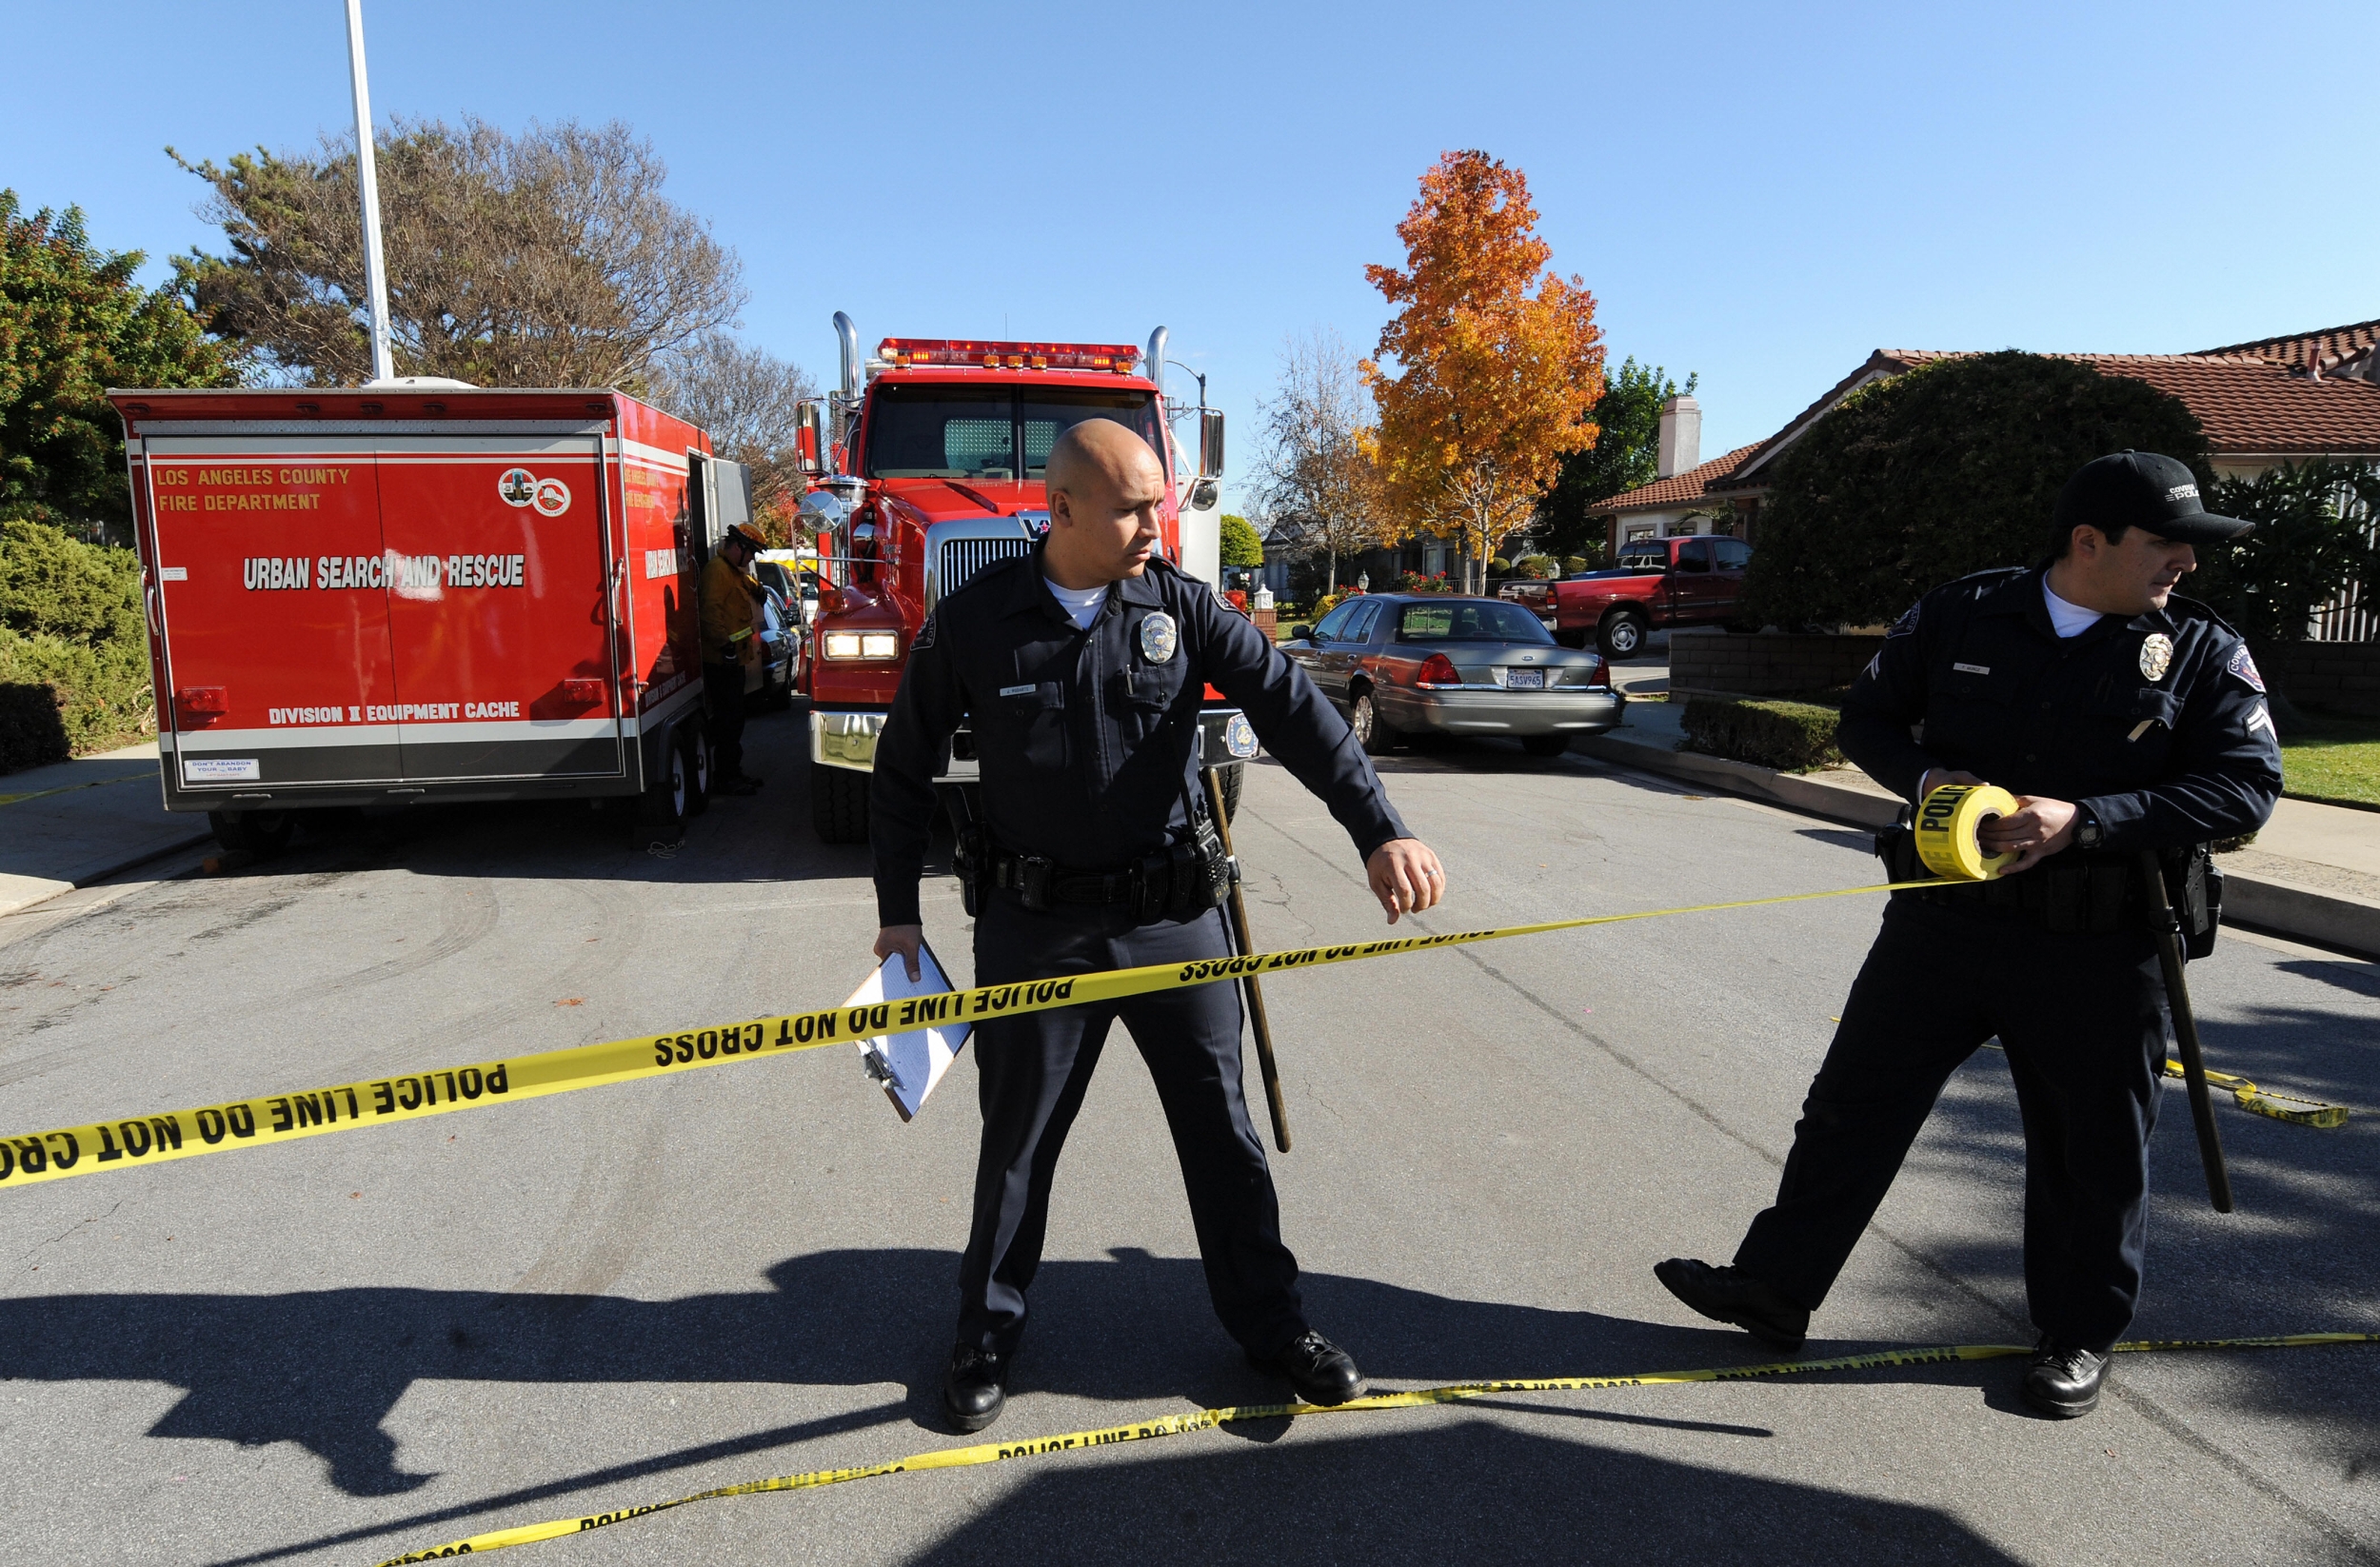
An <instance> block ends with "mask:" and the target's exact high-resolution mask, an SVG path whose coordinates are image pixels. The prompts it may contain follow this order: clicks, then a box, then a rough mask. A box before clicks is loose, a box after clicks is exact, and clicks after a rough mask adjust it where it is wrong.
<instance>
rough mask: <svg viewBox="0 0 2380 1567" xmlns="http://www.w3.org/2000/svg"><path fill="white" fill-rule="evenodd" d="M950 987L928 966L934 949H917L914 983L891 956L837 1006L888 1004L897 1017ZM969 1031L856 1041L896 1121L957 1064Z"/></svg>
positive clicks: (951, 1026)
mask: <svg viewBox="0 0 2380 1567" xmlns="http://www.w3.org/2000/svg"><path fill="white" fill-rule="evenodd" d="M952 988H954V987H953V986H952V984H951V982H950V979H949V976H948V975H946V974H944V973H943V972H942V964H941V963H939V962H935V961H934V949H933V948H932V947H930V946H924V945H920V946H919V948H918V977H917V978H916V979H915V980H912V979H910V978H909V970H908V967H907V965H906V964H905V963H903V962H902V958H901V954H899V953H897V952H896V953H894V954H893V955H892V956H891V957H889V958H887V959H885V960H884V961H883V963H881V964H880V965H878V967H877V969H876V972H874V973H873V974H870V975H869V976H868V977H867V979H866V981H865V982H863V983H862V984H861V986H860V988H859V989H857V990H855V991H853V992H852V993H851V999H850V1000H849V1001H847V1002H844V1003H843V1004H844V1005H845V1006H871V1007H872V1006H874V1005H876V1004H877V1003H878V1002H890V1003H893V1012H892V1015H893V1016H894V1017H896V1018H897V1017H899V1016H900V1007H899V1004H898V1003H900V1002H904V1001H907V1000H909V999H910V998H912V997H916V996H939V995H942V994H943V993H944V992H946V991H949V990H950V989H952ZM973 1029H974V1024H972V1023H965V1022H944V1023H942V1024H940V1025H938V1026H927V1027H923V1028H916V1029H912V1030H910V1031H909V1032H907V1033H905V1034H879V1035H877V1036H876V1037H875V1038H873V1039H864V1040H860V1041H856V1042H857V1043H858V1044H859V1047H860V1058H861V1064H862V1065H863V1067H864V1068H865V1069H866V1071H867V1075H868V1076H869V1077H871V1078H873V1079H875V1080H876V1081H878V1082H880V1083H882V1084H883V1087H884V1097H885V1098H886V1099H888V1100H890V1101H892V1105H893V1108H894V1109H896V1110H898V1111H900V1112H901V1119H902V1120H903V1121H908V1120H910V1119H911V1118H912V1117H914V1116H915V1115H916V1114H917V1113H918V1111H919V1109H920V1108H922V1106H923V1105H924V1103H925V1096H926V1095H928V1094H930V1093H932V1092H933V1091H934V1085H935V1084H936V1083H938V1082H940V1081H942V1074H943V1073H944V1072H947V1071H949V1070H950V1063H951V1062H952V1061H956V1060H958V1059H959V1052H960V1051H962V1050H964V1049H965V1048H966V1047H967V1036H968V1034H970V1033H971V1032H972V1031H973Z"/></svg>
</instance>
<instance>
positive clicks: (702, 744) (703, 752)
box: [670, 719, 711, 817]
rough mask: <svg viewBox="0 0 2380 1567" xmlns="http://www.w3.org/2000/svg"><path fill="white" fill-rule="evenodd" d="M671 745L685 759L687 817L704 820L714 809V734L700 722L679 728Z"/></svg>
mask: <svg viewBox="0 0 2380 1567" xmlns="http://www.w3.org/2000/svg"><path fill="white" fill-rule="evenodd" d="M670 740H671V742H672V743H673V744H675V745H676V746H677V748H678V750H679V752H680V753H681V754H682V755H683V756H684V758H685V770H686V777H685V783H686V788H685V813H686V815H688V816H689V817H693V816H700V815H702V814H703V813H704V811H707V810H709V809H710V808H711V742H710V734H709V732H708V731H707V730H705V729H704V726H703V722H702V720H700V719H696V720H693V721H692V722H690V723H685V724H679V725H678V732H677V733H676V734H674V735H672V736H670Z"/></svg>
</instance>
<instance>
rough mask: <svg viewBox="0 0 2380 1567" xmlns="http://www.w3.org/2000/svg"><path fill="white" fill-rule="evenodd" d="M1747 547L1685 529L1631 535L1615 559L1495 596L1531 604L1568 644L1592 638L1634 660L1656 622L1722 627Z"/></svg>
mask: <svg viewBox="0 0 2380 1567" xmlns="http://www.w3.org/2000/svg"><path fill="white" fill-rule="evenodd" d="M1751 561H1752V546H1751V545H1748V544H1746V543H1744V541H1743V540H1741V539H1730V538H1726V537H1723V536H1720V535H1716V534H1710V533H1699V534H1690V535H1687V536H1685V537H1683V538H1676V539H1631V540H1629V541H1628V542H1627V543H1626V544H1624V545H1620V547H1619V564H1618V565H1614V566H1611V567H1609V568H1608V569H1606V570H1602V571H1584V572H1581V573H1579V574H1578V575H1577V576H1575V577H1564V578H1562V579H1561V580H1560V581H1558V582H1535V583H1506V584H1505V585H1504V587H1503V589H1502V592H1501V594H1500V595H1499V596H1500V597H1503V598H1507V599H1510V600H1512V601H1513V602H1514V603H1516V604H1522V605H1528V606H1529V607H1530V608H1531V609H1534V610H1536V611H1537V619H1539V620H1541V621H1543V622H1544V623H1545V628H1546V629H1547V630H1549V631H1551V632H1553V633H1554V640H1555V641H1556V642H1558V643H1560V644H1562V645H1564V646H1567V647H1584V646H1585V645H1587V639H1588V638H1589V637H1593V638H1595V640H1596V644H1597V646H1599V647H1601V648H1602V650H1603V656H1604V657H1605V658H1609V659H1627V658H1634V657H1636V655H1637V654H1638V653H1641V652H1643V651H1644V644H1645V639H1646V638H1647V637H1649V636H1650V635H1652V633H1653V628H1654V627H1655V626H1656V625H1722V624H1725V623H1726V622H1729V621H1732V620H1734V619H1735V601H1736V600H1737V599H1738V598H1739V597H1741V596H1742V593H1743V589H1744V567H1745V566H1746V565H1750V564H1751Z"/></svg>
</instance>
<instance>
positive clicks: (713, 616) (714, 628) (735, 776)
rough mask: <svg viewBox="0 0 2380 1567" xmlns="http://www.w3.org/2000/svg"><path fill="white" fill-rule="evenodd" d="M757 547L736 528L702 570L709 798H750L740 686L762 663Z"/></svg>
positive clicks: (755, 783)
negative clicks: (754, 561) (755, 561)
mask: <svg viewBox="0 0 2380 1567" xmlns="http://www.w3.org/2000/svg"><path fill="white" fill-rule="evenodd" d="M760 549H761V541H760V538H759V536H758V535H756V534H754V533H753V532H752V531H751V530H750V529H748V528H746V527H744V526H742V525H738V526H734V527H731V528H729V529H728V530H727V531H726V533H725V534H724V536H723V537H722V538H721V539H720V541H719V547H718V548H716V549H714V550H712V551H711V558H710V560H709V562H708V563H707V564H706V565H704V567H703V699H704V705H705V706H706V707H707V708H708V709H709V711H710V747H711V783H710V787H711V793H713V794H750V793H752V792H753V791H754V790H756V789H758V788H759V787H760V786H761V781H760V780H759V779H757V778H754V777H751V776H750V775H749V774H747V773H745V772H744V678H745V674H744V672H745V671H746V670H748V669H751V668H754V667H756V666H757V665H758V664H760V662H761V625H762V621H761V603H760V601H761V594H762V592H763V589H762V587H761V585H760V584H759V583H758V582H757V581H755V580H754V579H753V577H752V575H751V570H750V567H751V565H752V559H753V557H754V556H756V555H758V554H759V553H760Z"/></svg>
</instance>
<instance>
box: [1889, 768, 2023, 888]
mask: <svg viewBox="0 0 2380 1567" xmlns="http://www.w3.org/2000/svg"><path fill="white" fill-rule="evenodd" d="M2015 813H2016V797H2015V796H2014V795H2013V794H2011V793H2009V792H2008V791H2007V790H2006V789H2003V788H2001V787H1999V786H1998V785H1997V784H1943V785H1942V786H1941V787H1940V788H1938V789H1936V790H1934V792H1933V793H1932V794H1930V795H1928V796H1926V799H1925V803H1924V804H1922V805H1919V806H1918V807H1917V825H1916V827H1915V829H1914V830H1915V833H1916V837H1917V858H1918V859H1920V860H1922V861H1924V862H1925V866H1926V869H1928V870H1930V871H1932V872H1934V875H1936V876H1939V877H1941V878H1942V879H1943V880H1944V881H1946V882H1989V881H1990V880H1992V878H1993V877H1994V876H1997V875H1999V874H2000V872H2002V871H2003V870H2006V869H2007V868H2008V867H2009V866H2010V865H2013V864H2014V863H2016V856H2015V855H2013V854H1992V853H1988V852H1987V851H1986V850H1985V849H1984V846H1983V841H1982V840H1981V839H1980V838H1978V837H1976V834H1977V833H1978V832H1980V831H1981V830H1982V827H1983V824H1984V823H1985V822H1986V821H1988V820H1989V819H1990V818H1992V817H1994V816H2013V815H2014V814H2015Z"/></svg>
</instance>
